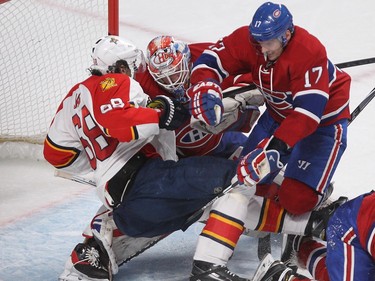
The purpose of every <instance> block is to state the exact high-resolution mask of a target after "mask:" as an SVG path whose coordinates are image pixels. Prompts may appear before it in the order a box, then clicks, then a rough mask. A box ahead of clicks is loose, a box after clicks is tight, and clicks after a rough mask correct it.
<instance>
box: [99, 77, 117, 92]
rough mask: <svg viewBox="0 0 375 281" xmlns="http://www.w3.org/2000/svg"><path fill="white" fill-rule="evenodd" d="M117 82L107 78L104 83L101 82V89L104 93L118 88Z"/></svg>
mask: <svg viewBox="0 0 375 281" xmlns="http://www.w3.org/2000/svg"><path fill="white" fill-rule="evenodd" d="M116 86H117V84H116V81H115V78H112V77H107V78H105V79H104V80H103V81H102V82H100V87H101V88H102V91H103V92H104V91H107V90H109V89H111V88H113V87H116Z"/></svg>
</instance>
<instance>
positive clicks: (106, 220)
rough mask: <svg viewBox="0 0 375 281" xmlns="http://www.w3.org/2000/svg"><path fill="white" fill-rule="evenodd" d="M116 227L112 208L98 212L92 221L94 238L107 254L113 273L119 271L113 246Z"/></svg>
mask: <svg viewBox="0 0 375 281" xmlns="http://www.w3.org/2000/svg"><path fill="white" fill-rule="evenodd" d="M115 229H117V227H116V225H115V222H114V220H113V214H112V211H110V210H106V211H104V212H102V213H99V214H97V215H96V216H95V217H94V219H93V220H92V222H91V230H92V233H93V235H94V238H95V240H96V242H97V243H98V244H99V246H100V248H101V250H102V251H103V254H104V255H105V256H106V257H105V258H107V259H108V260H109V268H110V270H111V271H112V274H116V273H117V272H118V266H117V262H116V255H115V253H114V252H113V248H112V240H113V231H114V230H115Z"/></svg>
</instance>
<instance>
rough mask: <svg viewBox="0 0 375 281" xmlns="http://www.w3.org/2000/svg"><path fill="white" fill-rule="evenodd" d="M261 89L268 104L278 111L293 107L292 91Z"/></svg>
mask: <svg viewBox="0 0 375 281" xmlns="http://www.w3.org/2000/svg"><path fill="white" fill-rule="evenodd" d="M258 89H260V90H261V92H262V94H263V96H264V98H265V99H266V100H267V103H268V105H270V106H271V107H272V108H274V109H275V110H276V111H282V110H288V109H292V108H293V106H292V100H293V99H292V93H291V92H276V91H272V92H271V91H270V90H268V89H265V88H260V87H259V88H258Z"/></svg>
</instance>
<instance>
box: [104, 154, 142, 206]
mask: <svg viewBox="0 0 375 281" xmlns="http://www.w3.org/2000/svg"><path fill="white" fill-rule="evenodd" d="M147 159H148V158H147V157H146V156H145V155H144V154H142V153H140V152H138V153H136V154H135V155H134V156H133V157H132V158H130V160H129V161H128V162H126V164H125V165H124V166H123V167H122V168H121V169H120V170H119V171H118V172H117V174H116V175H114V176H113V177H112V178H111V179H110V180H109V181H108V182H107V189H108V193H109V195H110V196H111V197H112V203H113V208H116V207H117V206H118V205H120V204H121V202H122V200H123V198H124V197H125V194H126V193H127V192H129V191H130V189H131V187H132V184H133V181H134V178H135V176H136V174H137V171H138V170H139V169H140V168H141V167H142V166H143V164H144V163H145V162H146V161H147Z"/></svg>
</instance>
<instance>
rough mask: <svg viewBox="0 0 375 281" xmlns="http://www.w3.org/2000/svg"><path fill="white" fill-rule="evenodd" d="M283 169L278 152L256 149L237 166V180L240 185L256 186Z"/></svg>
mask: <svg viewBox="0 0 375 281" xmlns="http://www.w3.org/2000/svg"><path fill="white" fill-rule="evenodd" d="M282 167H283V164H282V163H281V162H280V154H279V152H278V151H277V150H273V149H272V150H264V149H263V148H256V149H254V150H253V151H251V152H250V153H249V154H247V155H245V156H244V157H243V158H242V160H241V161H240V163H239V164H238V166H237V178H238V182H239V183H240V184H246V185H248V186H253V185H256V184H257V183H259V182H261V181H262V180H263V179H266V177H267V176H269V175H270V174H273V173H275V172H279V171H280V170H281V169H282Z"/></svg>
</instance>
